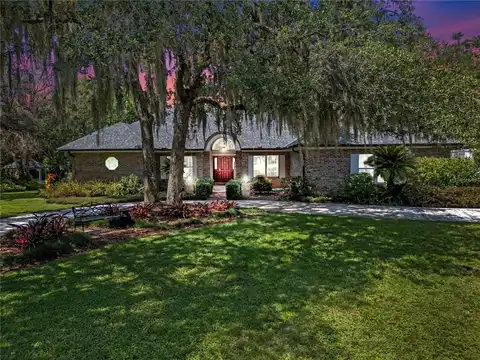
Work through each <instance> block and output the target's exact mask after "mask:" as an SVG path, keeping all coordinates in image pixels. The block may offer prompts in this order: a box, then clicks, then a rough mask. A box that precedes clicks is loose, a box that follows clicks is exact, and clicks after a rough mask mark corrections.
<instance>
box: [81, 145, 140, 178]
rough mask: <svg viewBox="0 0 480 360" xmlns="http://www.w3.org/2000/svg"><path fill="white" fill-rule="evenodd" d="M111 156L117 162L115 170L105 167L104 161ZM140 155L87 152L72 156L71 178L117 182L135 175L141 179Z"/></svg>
mask: <svg viewBox="0 0 480 360" xmlns="http://www.w3.org/2000/svg"><path fill="white" fill-rule="evenodd" d="M110 156H113V157H115V158H116V159H117V160H118V167H117V168H116V169H115V170H108V169H107V168H106V167H105V160H106V159H107V158H108V157H110ZM142 172H143V170H142V153H141V152H140V151H138V152H113V151H112V152H99V153H94V152H88V153H75V154H74V155H73V178H74V179H75V180H79V181H86V180H118V179H120V178H121V177H122V176H126V175H130V174H135V175H137V176H139V177H142Z"/></svg>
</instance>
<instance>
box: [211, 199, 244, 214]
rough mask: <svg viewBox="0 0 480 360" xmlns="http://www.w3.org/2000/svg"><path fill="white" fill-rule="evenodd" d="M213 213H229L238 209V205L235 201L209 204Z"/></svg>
mask: <svg viewBox="0 0 480 360" xmlns="http://www.w3.org/2000/svg"><path fill="white" fill-rule="evenodd" d="M208 206H209V207H210V210H211V211H214V212H220V211H227V210H228V209H230V208H233V207H236V206H237V203H236V202H235V201H228V200H215V201H211V202H210V203H208Z"/></svg>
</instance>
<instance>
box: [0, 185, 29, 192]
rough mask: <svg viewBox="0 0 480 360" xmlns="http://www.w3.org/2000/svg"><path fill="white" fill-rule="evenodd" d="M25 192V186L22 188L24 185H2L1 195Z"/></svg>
mask: <svg viewBox="0 0 480 360" xmlns="http://www.w3.org/2000/svg"><path fill="white" fill-rule="evenodd" d="M25 190H26V189H25V186H22V185H15V184H8V183H0V193H3V192H18V191H25Z"/></svg>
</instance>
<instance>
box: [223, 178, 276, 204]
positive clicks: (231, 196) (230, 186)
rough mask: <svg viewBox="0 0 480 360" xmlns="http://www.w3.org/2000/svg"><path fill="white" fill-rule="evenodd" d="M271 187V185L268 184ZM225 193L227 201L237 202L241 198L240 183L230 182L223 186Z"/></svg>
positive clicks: (239, 181) (236, 181) (238, 181)
mask: <svg viewBox="0 0 480 360" xmlns="http://www.w3.org/2000/svg"><path fill="white" fill-rule="evenodd" d="M270 185H271V184H270ZM225 191H226V193H227V194H226V195H227V199H228V200H239V199H241V198H242V181H241V180H230V181H229V182H227V183H226V184H225Z"/></svg>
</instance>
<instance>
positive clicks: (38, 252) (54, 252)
mask: <svg viewBox="0 0 480 360" xmlns="http://www.w3.org/2000/svg"><path fill="white" fill-rule="evenodd" d="M73 251H74V248H73V246H72V244H70V243H69V242H68V241H65V240H61V239H58V240H55V241H49V242H46V243H43V244H40V245H38V246H36V247H32V248H28V249H25V251H24V252H23V254H22V258H23V259H22V261H23V262H31V261H43V260H50V259H55V258H57V257H59V256H61V255H66V254H71V253H72V252H73Z"/></svg>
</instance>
